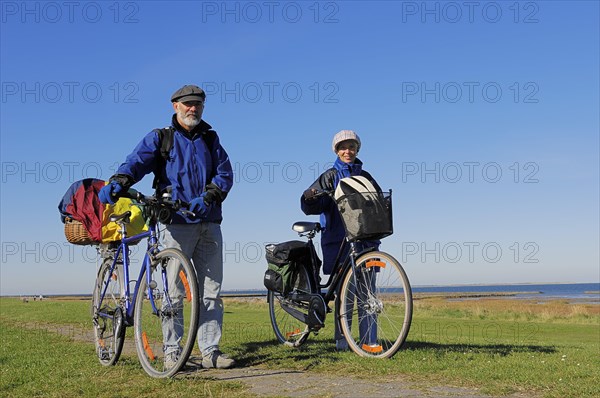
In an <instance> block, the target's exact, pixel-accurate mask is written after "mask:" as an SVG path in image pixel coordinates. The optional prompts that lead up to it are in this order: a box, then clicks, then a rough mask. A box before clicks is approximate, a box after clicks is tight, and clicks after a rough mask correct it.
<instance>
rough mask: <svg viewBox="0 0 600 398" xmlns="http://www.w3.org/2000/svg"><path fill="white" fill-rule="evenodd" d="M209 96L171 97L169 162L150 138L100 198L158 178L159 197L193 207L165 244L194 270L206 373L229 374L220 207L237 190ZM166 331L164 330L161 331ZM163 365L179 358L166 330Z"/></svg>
mask: <svg viewBox="0 0 600 398" xmlns="http://www.w3.org/2000/svg"><path fill="white" fill-rule="evenodd" d="M205 100H206V94H205V93H204V91H203V90H202V89H201V88H200V87H197V86H194V85H186V86H183V87H182V88H180V89H179V90H177V91H175V93H173V95H172V96H171V102H172V103H173V109H174V111H175V114H174V115H173V117H172V121H171V128H170V133H171V134H172V138H173V139H172V147H171V148H170V151H169V154H168V159H164V157H163V155H162V154H161V143H162V142H163V141H162V140H164V139H165V137H164V136H163V137H162V139H161V138H159V134H158V133H157V131H152V132H150V133H148V134H147V135H146V136H145V137H144V139H142V141H141V142H140V143H139V144H138V145H137V146H136V147H135V149H134V150H133V152H132V153H131V154H130V155H129V156H127V159H126V160H125V162H124V163H123V164H121V166H120V167H119V169H118V170H117V173H116V174H115V175H114V176H112V177H111V178H110V180H109V181H110V182H109V184H107V185H106V186H105V187H104V188H103V189H102V190H101V191H100V193H99V197H100V200H101V201H102V202H104V203H113V201H114V198H115V197H118V195H119V192H122V191H123V192H125V191H127V189H128V188H129V187H130V186H131V185H133V184H135V183H136V182H138V181H140V180H141V179H142V178H143V177H144V176H145V175H146V174H149V173H152V172H154V173H155V174H156V176H157V177H156V180H155V184H156V188H157V190H158V191H159V193H163V192H167V191H168V192H171V195H172V199H173V200H177V199H181V200H183V201H185V202H188V203H190V211H191V212H193V213H195V215H194V216H190V215H182V214H175V215H174V216H173V219H172V222H171V224H169V225H167V226H166V229H165V232H164V241H163V244H164V246H165V247H167V248H168V247H175V248H179V249H181V250H182V251H183V252H184V253H185V254H186V255H187V256H188V257H189V258H190V259H191V260H192V263H193V264H194V268H195V269H196V275H197V277H198V287H199V289H200V321H199V325H198V345H199V347H200V351H201V352H202V366H203V367H204V368H222V369H226V368H231V367H233V366H234V365H235V361H234V360H233V359H231V358H229V357H227V355H225V354H223V353H222V352H221V350H220V349H219V342H220V339H221V334H222V327H223V302H222V300H221V298H220V293H221V283H222V280H223V238H222V235H221V226H220V224H221V221H222V219H223V216H222V213H221V204H222V202H223V201H224V200H225V198H226V196H227V194H228V193H229V191H230V190H231V187H232V185H233V170H232V167H231V163H230V161H229V156H228V155H227V153H226V152H225V150H224V149H223V147H222V146H221V144H220V142H219V137H218V135H217V133H216V132H215V131H214V130H212V128H211V126H210V125H209V124H208V123H206V122H205V121H204V120H202V113H203V111H204V102H205ZM163 329H165V327H163ZM163 332H164V334H165V337H164V339H165V347H164V349H165V365H167V366H168V364H167V363H166V362H167V361H169V360H170V358H173V359H172V360H173V361H175V360H176V357H177V355H178V354H179V351H178V349H179V346H178V344H177V337H178V336H176V333H175V332H173V331H172V330H164V331H163Z"/></svg>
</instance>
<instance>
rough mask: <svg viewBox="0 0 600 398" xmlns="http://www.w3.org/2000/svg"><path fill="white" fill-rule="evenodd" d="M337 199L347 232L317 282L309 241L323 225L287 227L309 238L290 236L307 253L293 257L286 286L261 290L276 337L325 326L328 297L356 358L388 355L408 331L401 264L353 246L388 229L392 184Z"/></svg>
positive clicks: (292, 339) (298, 340) (285, 339)
mask: <svg viewBox="0 0 600 398" xmlns="http://www.w3.org/2000/svg"><path fill="white" fill-rule="evenodd" d="M317 195H332V192H326V191H321V192H319V193H318V194H317ZM337 204H338V209H339V211H340V214H341V216H342V220H343V222H344V226H345V228H346V238H345V239H344V241H343V242H342V246H341V247H340V251H339V253H338V256H337V259H336V261H335V265H334V268H333V271H332V272H331V274H330V276H329V278H328V280H327V282H326V283H325V284H321V282H320V276H319V269H320V259H319V257H318V255H317V252H316V250H315V246H314V243H313V238H314V237H315V236H316V234H317V233H319V232H320V231H321V230H322V228H321V225H320V223H318V222H306V221H303V222H296V223H294V224H293V226H292V229H293V230H294V231H295V232H297V233H298V235H299V236H300V237H306V238H307V239H308V240H307V241H306V242H304V241H292V242H301V243H302V244H303V245H304V247H305V248H307V249H305V250H308V254H306V253H305V254H301V255H300V257H301V259H300V260H299V261H296V264H295V267H294V270H293V271H292V273H291V277H290V288H289V290H290V291H289V292H285V291H283V292H278V291H273V290H269V291H268V294H267V301H268V303H269V315H270V319H271V325H272V327H273V330H274V332H275V335H276V337H277V340H278V341H279V342H280V343H283V344H285V345H287V346H291V347H298V346H300V345H302V344H304V342H305V341H306V340H307V339H308V337H309V335H310V333H314V334H317V333H318V332H319V331H320V330H321V329H322V328H323V327H324V326H325V318H326V314H327V313H329V312H331V308H330V307H329V303H330V302H331V301H334V303H335V309H336V314H337V319H336V320H335V322H338V325H339V328H340V329H339V330H341V331H342V333H343V335H344V338H345V339H346V341H347V343H348V347H349V348H350V349H351V350H352V351H353V352H355V353H356V354H358V355H360V356H363V357H376V358H390V357H392V356H393V355H394V354H395V353H396V352H397V351H398V349H400V347H401V346H402V344H403V343H404V341H405V340H406V336H407V335H408V332H409V329H410V324H411V320H412V290H411V287H410V283H409V280H408V277H407V275H406V273H405V272H404V269H403V268H402V266H401V265H400V263H399V262H398V261H397V260H396V259H395V258H394V257H393V256H392V255H390V254H388V253H385V252H382V251H378V250H375V249H374V248H367V249H364V250H360V247H361V242H364V241H367V240H375V239H381V238H383V237H385V236H388V235H391V234H392V233H393V228H392V217H391V190H390V191H389V192H383V193H382V192H371V193H368V194H367V195H364V194H358V193H357V194H350V195H345V196H344V197H342V198H340V199H338V200H337ZM368 209H371V210H368ZM357 221H358V223H357ZM292 242H287V243H288V245H287V246H288V247H289V246H290V245H289V243H292ZM292 246H294V245H292ZM276 251H277V245H268V246H267V256H269V255H270V254H271V255H273V254H275V255H276V254H277V253H276ZM343 253H346V254H345V255H343ZM268 258H269V257H268ZM290 261H293V259H291V260H290ZM323 289H326V290H325V291H323ZM353 324H354V325H355V327H354V328H353V327H352V325H353ZM356 326H358V327H356Z"/></svg>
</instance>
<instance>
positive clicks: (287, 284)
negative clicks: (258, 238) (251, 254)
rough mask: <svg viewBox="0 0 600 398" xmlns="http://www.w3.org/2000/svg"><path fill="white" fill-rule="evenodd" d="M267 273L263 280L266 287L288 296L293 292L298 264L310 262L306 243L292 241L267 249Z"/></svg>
mask: <svg viewBox="0 0 600 398" xmlns="http://www.w3.org/2000/svg"><path fill="white" fill-rule="evenodd" d="M265 251H266V255H265V257H266V259H267V271H266V272H265V276H264V279H263V282H264V285H265V287H266V288H267V289H268V290H270V291H273V292H277V293H281V294H286V293H288V292H289V291H290V290H291V287H292V286H291V285H292V276H293V272H294V270H295V266H296V264H298V263H300V262H304V261H310V249H309V248H308V245H307V243H306V242H303V241H299V240H292V241H289V242H283V243H278V244H270V245H267V246H266V247H265Z"/></svg>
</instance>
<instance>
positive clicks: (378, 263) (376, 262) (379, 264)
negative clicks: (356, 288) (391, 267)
mask: <svg viewBox="0 0 600 398" xmlns="http://www.w3.org/2000/svg"><path fill="white" fill-rule="evenodd" d="M366 267H367V268H369V267H381V268H385V263H384V262H383V261H380V260H371V261H367V264H366Z"/></svg>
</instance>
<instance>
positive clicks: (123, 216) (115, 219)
mask: <svg viewBox="0 0 600 398" xmlns="http://www.w3.org/2000/svg"><path fill="white" fill-rule="evenodd" d="M130 216H131V212H130V211H126V212H125V213H123V214H113V215H112V216H110V221H112V222H118V221H121V220H122V221H123V222H124V223H125V224H127V223H128V222H129V217H130Z"/></svg>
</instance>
